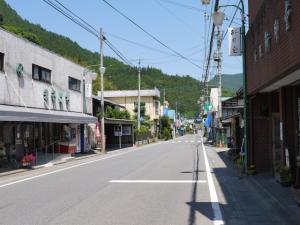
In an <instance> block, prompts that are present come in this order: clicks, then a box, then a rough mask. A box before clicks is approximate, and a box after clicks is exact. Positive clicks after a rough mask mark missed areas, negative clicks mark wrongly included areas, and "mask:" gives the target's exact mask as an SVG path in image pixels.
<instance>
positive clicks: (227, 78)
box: [209, 73, 243, 93]
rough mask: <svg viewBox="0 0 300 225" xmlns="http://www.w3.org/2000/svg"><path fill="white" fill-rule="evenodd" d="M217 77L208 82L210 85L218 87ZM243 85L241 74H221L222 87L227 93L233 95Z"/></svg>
mask: <svg viewBox="0 0 300 225" xmlns="http://www.w3.org/2000/svg"><path fill="white" fill-rule="evenodd" d="M218 82H219V81H218V77H217V76H215V77H214V78H212V79H211V80H210V81H209V84H210V85H218ZM242 85H243V74H241V73H239V74H223V75H222V87H223V88H225V89H226V90H228V91H229V92H233V93H235V92H236V91H237V90H238V89H239V88H240V87H242Z"/></svg>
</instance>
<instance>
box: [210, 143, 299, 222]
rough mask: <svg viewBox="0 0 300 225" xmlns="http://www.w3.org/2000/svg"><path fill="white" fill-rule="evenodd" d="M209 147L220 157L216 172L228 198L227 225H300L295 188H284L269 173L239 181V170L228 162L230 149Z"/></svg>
mask: <svg viewBox="0 0 300 225" xmlns="http://www.w3.org/2000/svg"><path fill="white" fill-rule="evenodd" d="M206 147H207V149H208V150H212V151H211V152H210V153H211V154H218V156H219V157H218V160H216V162H215V163H214V164H215V165H214V167H213V169H214V173H215V174H216V177H217V180H218V183H219V185H220V188H221V190H222V192H223V194H224V197H225V202H226V204H224V205H222V211H224V214H225V218H226V222H227V223H226V224H230V225H244V224H247V225H248V224H249V225H269V224H270V225H290V224H291V225H299V224H300V207H298V205H297V204H296V202H295V201H294V199H293V196H292V191H291V187H283V186H281V185H280V184H279V183H277V182H276V181H275V178H274V177H273V176H272V175H271V174H266V173H262V174H257V175H252V176H247V175H245V176H244V177H243V178H239V170H238V168H237V166H236V165H235V164H234V162H233V161H231V160H230V159H229V158H228V156H227V151H228V149H227V148H216V147H213V146H210V145H206ZM224 165H225V168H224Z"/></svg>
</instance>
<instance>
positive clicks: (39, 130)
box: [0, 105, 96, 168]
mask: <svg viewBox="0 0 300 225" xmlns="http://www.w3.org/2000/svg"><path fill="white" fill-rule="evenodd" d="M22 110H25V109H24V108H21V107H12V106H3V105H1V106H0V167H2V168H3V167H20V166H25V165H27V164H29V162H31V163H32V164H33V165H34V164H44V163H47V162H50V161H52V160H55V159H58V158H60V157H63V156H64V157H68V156H70V155H71V154H75V153H80V152H85V151H88V150H89V149H90V144H89V138H88V135H89V134H88V126H87V124H89V123H95V121H96V118H95V117H92V116H88V115H85V114H82V113H74V112H61V111H49V110H42V109H27V110H25V111H22Z"/></svg>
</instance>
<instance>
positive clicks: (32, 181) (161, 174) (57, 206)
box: [0, 135, 299, 225]
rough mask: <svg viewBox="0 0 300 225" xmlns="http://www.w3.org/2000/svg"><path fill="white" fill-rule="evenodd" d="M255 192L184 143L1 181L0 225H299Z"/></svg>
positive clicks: (194, 142)
mask: <svg viewBox="0 0 300 225" xmlns="http://www.w3.org/2000/svg"><path fill="white" fill-rule="evenodd" d="M256 188H257V187H254V186H253V185H252V184H251V182H250V181H248V179H246V178H245V179H239V177H238V176H237V173H235V172H234V171H233V169H232V168H228V167H227V165H226V161H224V160H223V159H222V155H221V154H220V153H218V152H216V151H215V150H214V149H213V148H210V147H204V145H203V144H202V139H201V137H200V135H186V136H184V137H181V138H177V139H175V140H171V141H168V142H159V143H155V144H152V145H148V146H143V147H140V148H132V149H127V150H126V149H124V150H120V151H114V152H110V153H108V154H107V155H105V156H103V155H102V156H96V157H91V158H88V159H84V160H79V161H76V162H69V163H65V164H61V165H57V166H53V167H48V168H43V169H39V170H33V171H29V172H25V173H20V174H15V175H13V176H8V177H2V178H1V180H0V198H1V202H0V216H1V220H0V224H3V225H46V224H47V225H50V224H51V225H54V224H56V225H62V224H64V225H67V224H70V225H71V224H72V225H77V224H78V225H79V224H85V225H97V224H101V225H196V224H205V225H206V224H207V225H209V224H215V225H217V224H234V225H243V224H249V225H250V224H251V225H256V224H260V225H268V224H270V225H271V224H272V225H274V224H275V225H276V224H278V225H279V224H280V225H281V224H299V220H298V222H297V218H296V216H291V215H289V214H288V213H287V212H285V211H283V209H282V207H285V205H284V204H285V203H284V202H281V203H280V202H276V201H275V200H274V199H273V198H271V197H270V196H268V195H267V194H266V193H264V192H262V191H259V190H256ZM289 207H296V206H289ZM297 210H298V211H299V209H297ZM287 211H288V210H287ZM289 212H291V211H289Z"/></svg>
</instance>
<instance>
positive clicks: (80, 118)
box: [0, 105, 97, 124]
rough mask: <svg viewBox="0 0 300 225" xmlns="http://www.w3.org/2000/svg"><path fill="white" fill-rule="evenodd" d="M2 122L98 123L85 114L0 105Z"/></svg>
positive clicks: (95, 119) (94, 118)
mask: <svg viewBox="0 0 300 225" xmlns="http://www.w3.org/2000/svg"><path fill="white" fill-rule="evenodd" d="M0 121H18V122H45V123H78V124H88V123H96V122H97V118H96V117H93V116H89V115H86V114H83V113H76V112H67V111H57V110H47V109H37V108H25V107H18V106H8V105H0Z"/></svg>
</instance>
